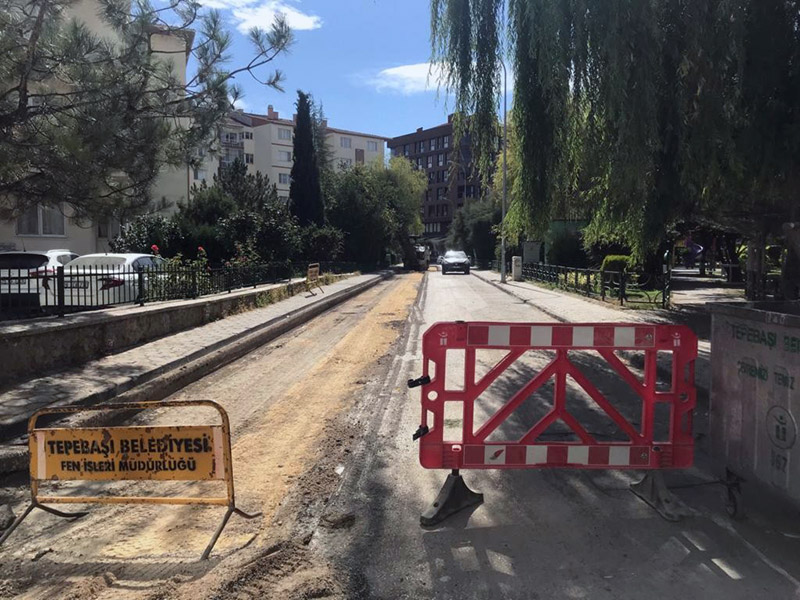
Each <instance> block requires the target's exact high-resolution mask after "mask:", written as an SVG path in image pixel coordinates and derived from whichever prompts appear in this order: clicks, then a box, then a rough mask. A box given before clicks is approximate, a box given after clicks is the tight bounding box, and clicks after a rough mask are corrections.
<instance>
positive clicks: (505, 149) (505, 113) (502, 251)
mask: <svg viewBox="0 0 800 600" xmlns="http://www.w3.org/2000/svg"><path fill="white" fill-rule="evenodd" d="M500 65H501V66H502V67H503V212H502V214H503V218H502V221H500V263H501V264H500V283H505V282H506V228H505V222H506V197H507V194H508V190H507V189H506V182H507V179H508V119H507V117H508V106H507V104H508V73H507V72H506V63H505V62H504V61H500Z"/></svg>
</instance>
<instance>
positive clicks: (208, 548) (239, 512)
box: [200, 506, 263, 560]
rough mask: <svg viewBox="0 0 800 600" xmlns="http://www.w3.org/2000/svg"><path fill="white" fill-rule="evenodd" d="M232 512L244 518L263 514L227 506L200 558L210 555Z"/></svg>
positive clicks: (203, 558)
mask: <svg viewBox="0 0 800 600" xmlns="http://www.w3.org/2000/svg"><path fill="white" fill-rule="evenodd" d="M234 513H235V514H237V515H239V516H240V517H244V518H245V519H256V518H258V517H260V516H261V515H262V514H263V513H260V512H257V513H252V514H250V513H246V512H244V511H243V510H241V509H239V508H236V507H235V506H230V507H228V511H227V512H226V513H225V516H224V517H222V523H220V524H219V527H217V530H216V531H215V532H214V535H213V536H212V538H211V541H210V542H208V546H206V549H205V550H204V551H203V556H201V557H200V560H207V559H208V557H209V556H210V555H211V551H212V550H213V549H214V544H216V543H217V540H218V539H219V536H220V535H222V530H223V529H225V525H227V524H228V520H229V519H230V518H231V515H232V514H234Z"/></svg>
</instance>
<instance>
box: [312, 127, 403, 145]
mask: <svg viewBox="0 0 800 600" xmlns="http://www.w3.org/2000/svg"><path fill="white" fill-rule="evenodd" d="M325 131H327V132H328V133H344V134H347V135H358V136H361V137H369V138H376V139H379V140H383V141H384V142H388V141H389V140H390V139H391V138H387V137H386V136H383V135H376V134H374V133H362V132H360V131H349V130H347V129H337V128H335V127H327V128H325Z"/></svg>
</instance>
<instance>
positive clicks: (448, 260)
mask: <svg viewBox="0 0 800 600" xmlns="http://www.w3.org/2000/svg"><path fill="white" fill-rule="evenodd" d="M453 272H456V273H464V274H465V275H469V257H468V256H467V255H466V253H465V252H462V251H461V250H448V251H447V252H445V254H444V258H442V275H447V274H448V273H453Z"/></svg>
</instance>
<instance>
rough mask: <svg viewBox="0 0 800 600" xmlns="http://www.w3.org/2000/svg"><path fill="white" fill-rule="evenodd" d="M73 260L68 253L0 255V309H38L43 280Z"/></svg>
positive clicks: (72, 255)
mask: <svg viewBox="0 0 800 600" xmlns="http://www.w3.org/2000/svg"><path fill="white" fill-rule="evenodd" d="M76 258H78V255H77V254H75V253H74V252H72V251H70V250H45V251H42V252H35V251H32V252H0V307H2V308H3V309H10V310H12V311H13V310H15V309H23V310H27V309H32V308H33V309H38V308H39V287H40V284H41V282H42V280H43V278H45V277H48V276H51V275H55V272H56V268H58V267H62V266H64V265H66V264H67V263H69V262H70V261H72V260H74V259H76Z"/></svg>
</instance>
